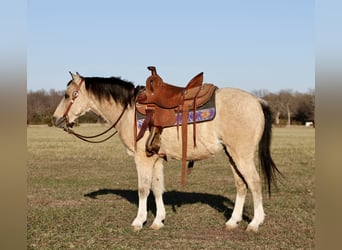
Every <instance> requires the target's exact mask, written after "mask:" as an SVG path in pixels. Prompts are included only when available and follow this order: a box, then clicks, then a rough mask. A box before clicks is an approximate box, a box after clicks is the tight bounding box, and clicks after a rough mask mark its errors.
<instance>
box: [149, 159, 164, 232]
mask: <svg viewBox="0 0 342 250" xmlns="http://www.w3.org/2000/svg"><path fill="white" fill-rule="evenodd" d="M163 168H164V166H163V160H162V159H158V160H157V161H156V163H155V165H154V167H153V175H152V191H153V194H154V199H155V202H156V208H157V213H156V217H155V219H154V221H153V223H152V225H151V228H152V229H160V228H161V227H163V226H164V223H163V221H164V219H165V214H166V213H165V206H164V202H163V192H164V173H163Z"/></svg>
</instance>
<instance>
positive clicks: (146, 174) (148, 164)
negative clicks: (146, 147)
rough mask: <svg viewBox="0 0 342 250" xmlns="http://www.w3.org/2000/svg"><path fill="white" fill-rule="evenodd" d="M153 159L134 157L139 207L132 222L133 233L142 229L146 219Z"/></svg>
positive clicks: (144, 156)
mask: <svg viewBox="0 0 342 250" xmlns="http://www.w3.org/2000/svg"><path fill="white" fill-rule="evenodd" d="M154 161H155V159H154V157H150V158H147V157H146V155H145V153H144V152H143V155H141V156H139V155H138V154H136V156H135V164H136V168H137V172H138V196H139V207H138V213H137V216H136V217H135V219H134V221H133V222H132V226H133V228H134V230H135V231H137V230H140V229H142V227H143V224H144V223H145V221H146V219H147V198H148V195H149V193H150V188H151V183H152V171H153V164H154Z"/></svg>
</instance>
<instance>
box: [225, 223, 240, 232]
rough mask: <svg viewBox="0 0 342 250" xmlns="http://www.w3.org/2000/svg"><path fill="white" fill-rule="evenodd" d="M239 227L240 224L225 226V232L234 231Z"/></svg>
mask: <svg viewBox="0 0 342 250" xmlns="http://www.w3.org/2000/svg"><path fill="white" fill-rule="evenodd" d="M237 227H238V224H234V225H232V224H226V226H225V228H224V229H225V230H226V231H232V230H234V229H235V228H237Z"/></svg>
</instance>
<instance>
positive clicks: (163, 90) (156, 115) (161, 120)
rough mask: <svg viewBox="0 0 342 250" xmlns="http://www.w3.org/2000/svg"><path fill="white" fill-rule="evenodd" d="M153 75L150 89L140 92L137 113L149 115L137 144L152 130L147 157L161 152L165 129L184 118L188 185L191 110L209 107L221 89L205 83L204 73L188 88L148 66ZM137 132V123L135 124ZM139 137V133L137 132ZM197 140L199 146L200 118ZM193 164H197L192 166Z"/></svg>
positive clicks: (148, 81)
mask: <svg viewBox="0 0 342 250" xmlns="http://www.w3.org/2000/svg"><path fill="white" fill-rule="evenodd" d="M147 68H148V69H149V70H150V71H151V76H149V77H148V78H147V80H146V89H145V90H144V91H142V92H140V93H139V95H138V96H137V102H136V111H138V112H139V113H141V114H143V115H145V116H146V118H145V120H144V122H143V124H142V126H141V129H140V131H139V134H138V135H137V136H136V141H138V140H140V139H141V138H142V137H143V136H144V134H145V132H146V129H147V128H148V129H149V131H150V134H149V137H148V139H147V141H146V144H145V148H146V155H147V156H152V155H154V154H158V153H159V149H160V146H161V140H160V135H161V133H162V131H163V128H165V127H171V126H177V131H178V127H179V126H178V125H179V124H178V121H179V119H177V118H178V115H180V114H181V115H182V119H181V121H182V125H181V126H182V177H181V178H182V179H181V180H182V185H184V184H185V170H186V158H187V154H186V150H187V125H188V124H187V123H188V114H189V110H193V112H194V114H196V109H197V108H198V107H200V106H202V105H204V104H206V103H207V102H208V101H209V100H210V98H211V96H212V95H213V94H214V92H215V90H216V89H217V87H216V86H214V85H213V84H203V72H201V73H199V74H198V75H196V76H195V77H194V78H192V79H191V81H190V82H189V83H188V84H187V85H186V87H184V88H183V87H178V86H174V85H171V84H168V83H165V82H164V81H163V79H162V78H161V77H160V76H159V75H158V74H157V70H156V68H155V67H153V66H149V67H147ZM135 130H136V123H135ZM135 134H136V133H135ZM193 141H194V146H196V119H194V123H193ZM191 165H193V163H192V164H191Z"/></svg>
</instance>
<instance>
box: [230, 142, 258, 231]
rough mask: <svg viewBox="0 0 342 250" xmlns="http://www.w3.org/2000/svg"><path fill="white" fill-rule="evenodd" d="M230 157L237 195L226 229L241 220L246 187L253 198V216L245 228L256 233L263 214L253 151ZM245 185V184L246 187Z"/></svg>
mask: <svg viewBox="0 0 342 250" xmlns="http://www.w3.org/2000/svg"><path fill="white" fill-rule="evenodd" d="M245 150H246V148H245ZM241 152H243V150H241ZM231 156H232V159H233V161H234V167H233V168H234V170H233V172H234V176H235V183H236V187H237V195H236V201H235V206H234V210H233V214H232V217H231V218H230V219H229V220H228V221H227V223H226V227H227V228H229V229H230V228H234V226H235V227H236V223H237V222H238V221H239V220H241V217H242V210H243V204H244V201H245V197H246V191H247V190H246V188H247V187H248V188H249V189H250V190H251V192H252V196H253V205H254V216H253V219H252V221H251V222H250V223H249V225H248V227H247V231H254V232H257V231H258V228H259V225H261V224H262V223H263V222H264V218H265V214H264V209H263V205H262V190H261V180H260V176H259V173H258V172H257V169H256V167H255V163H254V153H253V150H251V152H250V153H246V151H245V154H243V155H241V153H240V155H239V156H238V155H236V154H234V153H232V154H231ZM242 178H243V179H242ZM242 183H243V184H242ZM245 183H246V184H247V187H246V184H245ZM240 216H241V217H240ZM234 223H235V224H234Z"/></svg>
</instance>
